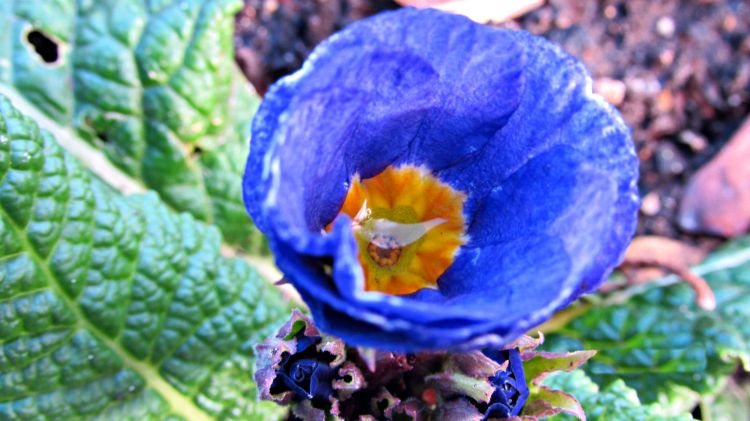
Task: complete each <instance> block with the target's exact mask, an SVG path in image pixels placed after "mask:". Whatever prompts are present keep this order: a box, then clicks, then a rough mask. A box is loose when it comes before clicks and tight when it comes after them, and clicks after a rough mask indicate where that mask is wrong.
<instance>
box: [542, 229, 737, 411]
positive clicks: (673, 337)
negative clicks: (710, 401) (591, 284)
mask: <svg viewBox="0 0 750 421" xmlns="http://www.w3.org/2000/svg"><path fill="white" fill-rule="evenodd" d="M694 270H695V271H696V272H697V273H699V274H701V275H703V276H704V277H705V278H706V280H707V281H708V283H709V284H710V285H711V288H712V289H713V291H714V293H715V295H716V301H717V307H716V310H714V311H704V310H701V309H699V308H698V307H697V306H696V305H695V304H694V300H695V295H694V293H693V291H692V290H691V289H690V288H688V287H687V286H686V285H684V284H681V283H680V284H672V285H669V286H666V287H659V285H658V283H656V284H654V285H651V288H650V289H648V290H645V291H641V293H639V294H636V295H634V296H631V297H627V299H622V300H613V299H611V298H605V299H604V300H603V301H602V302H601V303H599V304H596V305H594V306H593V307H592V308H591V309H589V310H588V311H586V312H585V313H583V314H582V315H581V316H579V317H578V318H576V319H574V320H573V321H572V322H570V323H569V324H567V325H566V326H565V327H563V328H562V329H561V330H560V331H559V332H557V333H556V334H549V335H547V339H548V341H547V343H546V345H548V346H550V348H551V349H562V350H565V349H581V348H587V349H596V350H598V351H599V352H598V353H597V355H596V356H595V357H594V358H592V359H591V360H590V361H589V362H588V364H586V366H585V367H584V369H585V370H586V372H587V373H588V374H589V375H590V376H591V378H592V379H593V380H595V381H596V382H597V383H599V384H601V385H607V384H609V383H611V382H613V381H615V380H617V379H622V380H624V381H625V382H626V383H627V384H628V386H630V387H632V388H634V389H636V390H637V391H638V394H639V396H640V398H641V399H642V400H643V401H644V402H647V403H650V402H657V401H658V402H660V403H661V404H662V405H663V406H665V407H672V408H673V409H674V410H676V411H679V410H684V409H686V408H685V405H692V404H693V403H695V402H697V401H698V397H699V394H702V395H711V394H714V393H717V392H718V391H719V390H720V389H721V388H722V387H723V385H724V382H725V380H726V379H727V377H728V376H729V375H730V374H731V373H733V372H734V371H735V368H736V366H737V363H738V362H742V363H743V364H744V365H745V367H748V362H750V323H748V320H750V237H745V238H741V239H738V240H734V241H733V242H731V243H730V244H728V245H727V246H726V247H725V248H723V249H722V250H720V251H718V252H716V253H714V254H713V255H712V256H711V257H709V258H708V259H707V260H706V262H704V263H703V264H701V265H700V266H698V267H697V268H695V269H694ZM674 279H675V278H673V277H672V278H667V280H674ZM690 396H692V399H688V398H689V397H690Z"/></svg>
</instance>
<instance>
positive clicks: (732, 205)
mask: <svg viewBox="0 0 750 421" xmlns="http://www.w3.org/2000/svg"><path fill="white" fill-rule="evenodd" d="M679 224H680V226H681V227H682V228H684V229H685V230H687V231H692V232H702V233H708V234H714V235H720V236H723V237H736V236H738V235H741V234H744V233H745V232H747V231H748V228H750V118H747V119H746V120H745V122H744V123H743V125H742V126H741V127H740V128H739V130H737V132H735V134H734V135H733V136H732V138H731V140H730V141H729V143H727V145H726V146H725V147H724V149H722V151H721V152H720V153H719V154H718V155H716V157H714V159H712V160H711V161H710V162H709V163H708V164H706V165H705V166H704V167H703V168H701V169H700V171H698V172H697V173H696V174H695V175H694V176H693V177H692V178H691V179H690V181H689V182H688V185H687V188H686V189H685V193H684V195H683V197H682V203H681V206H680V215H679Z"/></svg>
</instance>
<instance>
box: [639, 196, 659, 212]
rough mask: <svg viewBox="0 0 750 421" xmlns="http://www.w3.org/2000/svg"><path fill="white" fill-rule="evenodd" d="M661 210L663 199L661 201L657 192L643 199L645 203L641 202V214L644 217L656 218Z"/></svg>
mask: <svg viewBox="0 0 750 421" xmlns="http://www.w3.org/2000/svg"><path fill="white" fill-rule="evenodd" d="M660 210H661V199H659V195H658V194H657V193H656V192H655V191H652V192H651V193H649V194H647V195H645V196H644V197H643V201H642V202H641V212H642V213H643V214H644V215H648V216H654V215H656V214H658V213H659V211H660Z"/></svg>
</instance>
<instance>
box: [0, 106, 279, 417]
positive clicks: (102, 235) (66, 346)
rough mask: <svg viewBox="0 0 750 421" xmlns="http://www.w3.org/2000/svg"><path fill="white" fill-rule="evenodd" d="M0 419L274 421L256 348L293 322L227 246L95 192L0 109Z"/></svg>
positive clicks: (108, 192) (81, 174) (65, 157)
mask: <svg viewBox="0 0 750 421" xmlns="http://www.w3.org/2000/svg"><path fill="white" fill-rule="evenodd" d="M0 205H1V207H0V419H54V420H64V419H80V418H97V417H99V418H103V419H118V420H121V419H139V420H141V419H167V418H174V417H177V418H182V419H187V420H200V419H208V418H211V417H216V418H220V419H272V418H274V417H275V416H277V415H278V413H279V409H278V408H276V407H274V406H273V405H272V404H267V403H256V402H255V399H256V396H255V386H254V384H253V382H252V380H251V379H252V374H253V373H252V370H253V363H252V360H253V344H255V343H257V342H258V341H259V340H261V339H262V338H264V337H266V336H268V335H269V334H270V333H271V330H272V329H273V328H274V327H275V325H276V324H278V323H279V322H281V321H282V319H283V318H285V317H286V313H287V311H286V306H285V305H284V304H283V302H282V301H281V299H280V297H279V294H278V292H277V291H276V290H275V289H274V288H271V287H270V286H267V284H265V282H264V281H262V280H261V279H260V278H259V277H258V276H257V274H256V273H255V272H254V271H253V270H252V269H251V268H250V267H249V266H247V264H245V263H244V262H243V261H240V260H237V259H228V258H225V257H223V256H222V255H221V254H220V252H219V249H220V245H221V236H220V234H219V232H218V231H217V230H216V229H215V228H212V227H209V226H206V225H205V224H203V223H201V222H199V221H197V220H196V219H195V218H194V217H192V216H191V215H189V214H186V213H183V214H175V213H173V212H172V211H171V210H169V209H168V208H167V207H166V206H164V205H163V204H162V203H161V202H160V201H159V200H158V198H157V197H156V195H154V194H145V195H136V196H129V197H123V196H120V195H119V194H118V193H117V192H115V191H114V190H113V189H111V188H110V187H109V186H108V185H106V184H104V183H102V182H101V181H99V180H98V179H96V178H92V177H91V176H90V175H89V173H88V171H87V170H86V169H85V168H83V167H82V166H81V165H80V164H79V163H78V162H77V161H76V160H75V159H74V158H73V157H71V156H70V155H69V154H67V153H65V152H64V151H63V150H62V149H61V148H60V147H59V146H58V145H57V144H56V142H55V141H54V139H53V137H52V136H51V135H50V134H49V133H48V132H44V131H41V130H40V129H39V128H38V126H37V125H36V124H34V123H33V122H31V121H30V120H29V119H28V118H26V117H24V116H22V115H21V114H20V113H19V112H18V111H17V110H16V109H15V108H13V106H12V105H11V104H10V102H9V101H8V100H7V99H5V98H3V97H1V96H0Z"/></svg>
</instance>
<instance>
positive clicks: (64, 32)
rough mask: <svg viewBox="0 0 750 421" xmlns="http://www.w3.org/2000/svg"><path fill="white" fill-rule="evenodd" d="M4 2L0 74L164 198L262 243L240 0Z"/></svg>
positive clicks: (247, 242) (248, 242)
mask: <svg viewBox="0 0 750 421" xmlns="http://www.w3.org/2000/svg"><path fill="white" fill-rule="evenodd" d="M0 3H1V4H0V83H3V84H5V85H6V87H8V88H10V89H12V90H14V91H16V92H17V93H18V94H20V95H21V96H23V97H25V98H26V99H27V100H28V101H29V102H30V103H31V104H33V106H35V107H36V108H38V109H39V110H40V111H41V112H43V113H44V114H46V115H48V116H49V117H51V118H52V119H53V120H54V121H56V122H57V123H58V124H61V125H65V126H70V127H73V128H74V129H75V130H76V131H77V134H78V135H79V136H81V137H82V138H84V139H85V140H86V141H88V142H89V143H90V144H91V145H92V146H93V147H95V148H97V149H98V150H100V151H102V152H103V154H104V155H106V157H107V159H109V160H110V161H111V162H112V163H114V164H115V165H116V166H117V167H118V168H120V169H121V170H122V171H123V172H124V173H126V174H127V175H129V176H130V177H132V178H134V179H136V180H139V181H140V182H141V183H142V184H143V185H145V186H146V187H147V188H148V189H153V190H155V191H157V192H158V193H159V195H160V196H161V198H162V199H163V200H164V201H165V202H166V203H167V204H168V205H169V206H171V207H172V208H174V209H177V210H180V211H187V212H190V213H191V214H192V215H193V216H195V217H196V218H198V219H200V220H202V221H205V222H208V223H211V224H215V225H217V226H218V227H219V229H220V230H221V231H222V233H223V235H224V238H225V239H226V241H228V242H229V243H231V244H234V245H238V246H241V247H242V248H243V249H244V250H245V251H247V252H249V253H258V252H260V251H263V250H265V249H266V246H265V242H264V239H263V237H262V236H261V235H260V234H259V233H258V232H257V230H255V229H254V227H253V225H252V224H251V223H250V222H249V219H248V217H247V214H246V212H245V209H244V206H243V203H242V187H241V179H242V170H243V167H244V163H245V157H246V156H247V149H248V144H249V143H248V136H249V124H250V120H251V117H252V114H253V112H254V110H255V108H256V107H257V104H258V98H257V96H256V95H255V93H254V92H253V91H252V89H251V88H250V85H249V84H248V83H247V82H246V81H245V80H244V78H243V76H242V75H241V74H240V72H239V71H238V69H237V66H236V64H235V62H234V53H233V48H232V37H233V27H234V14H235V13H236V12H237V11H238V10H239V8H240V7H241V6H242V1H241V0H160V1H142V0H5V1H2V2H0ZM6 94H8V93H7V92H6ZM85 164H87V163H85Z"/></svg>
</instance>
